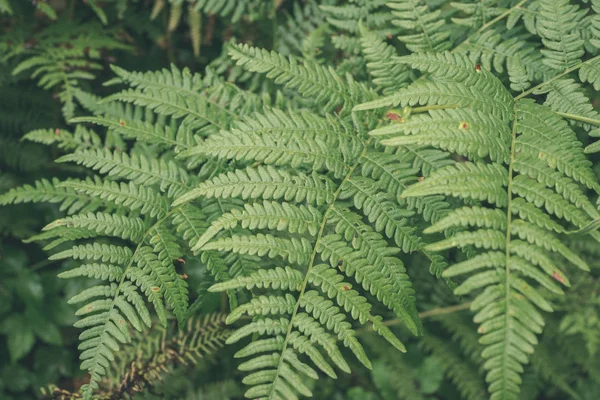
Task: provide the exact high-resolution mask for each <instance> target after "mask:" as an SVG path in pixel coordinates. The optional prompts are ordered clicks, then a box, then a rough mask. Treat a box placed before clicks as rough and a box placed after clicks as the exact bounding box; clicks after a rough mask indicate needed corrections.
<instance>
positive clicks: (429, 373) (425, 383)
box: [417, 357, 445, 394]
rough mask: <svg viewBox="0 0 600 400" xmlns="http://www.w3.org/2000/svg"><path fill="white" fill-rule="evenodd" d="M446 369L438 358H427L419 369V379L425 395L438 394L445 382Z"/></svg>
mask: <svg viewBox="0 0 600 400" xmlns="http://www.w3.org/2000/svg"><path fill="white" fill-rule="evenodd" d="M444 372H445V370H444V368H442V366H441V364H440V362H439V361H438V360H437V358H436V357H427V358H425V360H424V361H423V364H421V366H420V367H419V369H418V372H417V377H418V379H419V382H420V383H421V391H422V392H423V393H424V394H432V393H435V392H437V390H438V389H439V387H440V385H441V384H442V382H443V380H444Z"/></svg>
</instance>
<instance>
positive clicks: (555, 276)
mask: <svg viewBox="0 0 600 400" xmlns="http://www.w3.org/2000/svg"><path fill="white" fill-rule="evenodd" d="M552 277H553V278H554V279H556V280H557V281H559V282H560V283H562V284H564V283H565V277H564V276H562V275H561V274H559V273H558V272H557V271H554V273H553V274H552Z"/></svg>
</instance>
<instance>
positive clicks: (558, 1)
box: [536, 0, 584, 71]
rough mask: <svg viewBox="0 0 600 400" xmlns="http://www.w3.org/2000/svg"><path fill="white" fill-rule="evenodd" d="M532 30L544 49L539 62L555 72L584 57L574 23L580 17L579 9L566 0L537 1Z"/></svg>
mask: <svg viewBox="0 0 600 400" xmlns="http://www.w3.org/2000/svg"><path fill="white" fill-rule="evenodd" d="M539 4H540V9H539V17H538V18H537V20H536V21H537V24H536V28H537V31H538V34H539V35H540V36H541V38H542V43H543V44H544V46H545V49H542V50H541V53H542V54H543V55H544V59H543V62H544V64H546V65H548V66H549V67H551V68H554V69H556V70H559V71H564V70H565V69H567V68H569V67H572V66H573V65H575V64H577V63H579V61H580V59H581V57H582V56H583V54H584V49H583V40H582V39H581V37H580V34H579V30H578V29H577V24H578V23H579V22H580V21H581V18H582V17H583V15H582V14H581V13H580V12H579V11H580V10H579V6H577V5H575V4H570V2H569V1H568V0H542V1H540V3H539Z"/></svg>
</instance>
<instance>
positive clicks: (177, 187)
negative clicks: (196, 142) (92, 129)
mask: <svg viewBox="0 0 600 400" xmlns="http://www.w3.org/2000/svg"><path fill="white" fill-rule="evenodd" d="M56 161H57V162H75V163H77V164H79V165H83V166H85V167H88V168H91V169H93V170H96V171H98V172H99V173H100V174H106V175H108V176H111V177H117V178H124V179H128V180H130V181H131V182H133V183H134V184H137V185H159V187H160V190H161V191H167V193H168V195H169V196H174V195H175V194H177V193H180V192H181V191H184V190H186V191H187V189H188V186H187V182H188V180H189V178H188V174H187V172H186V171H185V170H184V169H183V168H181V167H179V166H178V165H177V164H175V163H174V162H173V161H168V160H165V159H160V160H156V159H149V158H147V157H146V156H143V155H138V154H136V153H132V154H131V155H128V154H127V153H120V152H116V151H115V152H111V151H110V150H103V149H97V150H78V151H76V152H74V153H72V154H67V155H65V156H62V157H60V158H58V159H57V160H56Z"/></svg>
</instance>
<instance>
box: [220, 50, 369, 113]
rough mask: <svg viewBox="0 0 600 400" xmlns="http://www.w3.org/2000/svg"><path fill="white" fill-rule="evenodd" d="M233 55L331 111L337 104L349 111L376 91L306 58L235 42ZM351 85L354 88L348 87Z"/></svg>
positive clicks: (242, 64)
mask: <svg viewBox="0 0 600 400" xmlns="http://www.w3.org/2000/svg"><path fill="white" fill-rule="evenodd" d="M229 55H230V56H231V58H232V59H233V60H235V61H236V62H237V65H240V66H243V67H244V68H245V69H247V70H248V71H251V72H259V73H266V74H267V77H268V78H270V79H273V80H274V82H275V83H276V84H283V85H285V86H286V87H289V88H292V89H297V90H298V91H299V92H300V94H301V95H302V96H304V97H308V98H311V99H312V101H313V102H314V104H315V105H316V106H319V107H321V108H322V109H323V110H324V111H326V112H328V111H331V110H333V109H334V108H335V107H336V106H342V107H343V110H346V111H348V110H349V109H350V108H351V107H352V106H354V105H355V104H357V103H358V102H360V101H364V100H365V99H368V98H371V97H372V92H371V91H369V90H368V89H367V87H366V86H364V85H363V84H361V83H357V82H355V81H353V80H352V79H351V78H350V77H348V78H347V79H346V82H344V80H342V78H340V77H339V76H338V75H337V74H336V72H335V71H334V70H333V68H326V67H323V66H321V65H319V64H316V63H314V62H310V61H308V60H304V62H303V63H302V64H300V63H299V61H298V60H296V59H295V58H293V57H291V56H290V57H289V58H286V57H284V56H282V55H281V54H277V53H275V52H269V51H267V50H263V49H257V48H254V47H250V46H248V45H232V46H230V48H229ZM348 87H349V88H350V90H349V89H348Z"/></svg>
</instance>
